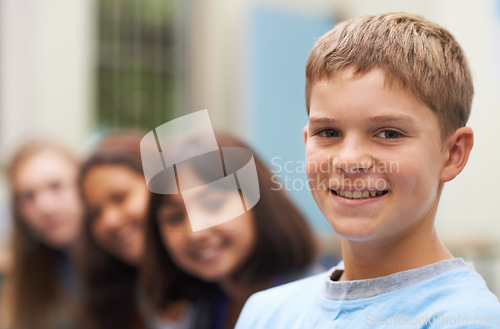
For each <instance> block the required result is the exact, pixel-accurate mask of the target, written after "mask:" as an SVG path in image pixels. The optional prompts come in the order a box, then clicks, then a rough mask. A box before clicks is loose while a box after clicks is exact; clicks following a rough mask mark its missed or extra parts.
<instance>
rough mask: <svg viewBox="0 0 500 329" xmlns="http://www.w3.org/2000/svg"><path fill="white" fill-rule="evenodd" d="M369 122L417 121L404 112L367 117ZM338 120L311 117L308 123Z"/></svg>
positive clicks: (314, 123)
mask: <svg viewBox="0 0 500 329" xmlns="http://www.w3.org/2000/svg"><path fill="white" fill-rule="evenodd" d="M366 121H368V122H407V123H415V119H414V118H412V117H410V116H408V115H404V114H394V113H391V114H380V115H375V116H372V117H369V118H366ZM336 122H337V120H335V119H333V118H327V117H312V116H311V117H309V120H308V124H312V125H329V124H335V123H336Z"/></svg>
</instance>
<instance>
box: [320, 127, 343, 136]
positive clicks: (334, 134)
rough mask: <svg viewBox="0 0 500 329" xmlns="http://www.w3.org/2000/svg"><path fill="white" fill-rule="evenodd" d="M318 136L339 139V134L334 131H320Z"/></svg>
mask: <svg viewBox="0 0 500 329" xmlns="http://www.w3.org/2000/svg"><path fill="white" fill-rule="evenodd" d="M318 135H319V136H320V137H325V138H331V137H340V132H339V131H338V130H335V129H325V130H322V131H320V132H319V133H318Z"/></svg>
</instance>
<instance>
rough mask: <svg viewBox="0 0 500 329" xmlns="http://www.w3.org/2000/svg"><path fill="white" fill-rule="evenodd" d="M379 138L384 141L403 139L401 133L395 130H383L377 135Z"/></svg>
mask: <svg viewBox="0 0 500 329" xmlns="http://www.w3.org/2000/svg"><path fill="white" fill-rule="evenodd" d="M377 137H381V138H384V139H396V138H399V137H401V133H400V132H398V131H395V130H383V131H381V132H379V133H378V134H377Z"/></svg>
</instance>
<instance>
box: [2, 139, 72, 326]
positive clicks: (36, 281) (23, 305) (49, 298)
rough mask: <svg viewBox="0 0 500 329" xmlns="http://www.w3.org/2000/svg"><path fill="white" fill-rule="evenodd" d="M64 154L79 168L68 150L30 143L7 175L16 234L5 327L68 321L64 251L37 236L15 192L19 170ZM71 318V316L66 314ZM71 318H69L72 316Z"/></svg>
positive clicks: (4, 298) (19, 152)
mask: <svg viewBox="0 0 500 329" xmlns="http://www.w3.org/2000/svg"><path fill="white" fill-rule="evenodd" d="M48 150H50V151H54V152H57V153H59V154H61V155H63V156H64V157H65V158H66V159H67V160H68V162H70V163H73V164H74V165H75V167H77V166H78V164H77V161H76V158H74V157H73V156H72V155H71V154H70V153H69V152H68V151H67V150H66V149H64V148H63V147H61V146H60V145H58V144H55V143H51V142H49V141H30V142H27V143H25V144H24V145H22V146H21V147H20V148H19V149H18V150H17V152H16V153H15V154H14V156H13V157H12V159H11V162H10V164H9V165H8V168H7V174H8V177H9V180H10V185H11V189H12V205H13V220H14V221H13V232H12V236H11V247H10V252H11V266H12V267H11V269H10V270H9V271H8V276H7V280H6V287H5V288H4V296H2V315H1V317H2V318H3V319H2V321H0V325H1V326H7V327H8V328H14V329H32V328H37V329H38V328H39V329H53V328H56V324H59V323H61V321H65V320H64V319H63V317H64V315H63V312H64V311H66V307H65V306H64V302H63V301H62V299H63V295H62V286H61V275H60V272H59V269H58V266H59V265H60V261H61V259H62V258H63V257H64V255H63V252H62V251H61V250H57V249H55V248H53V247H50V246H48V245H46V244H45V243H43V242H42V241H40V239H39V238H37V237H35V236H34V234H33V233H32V231H31V230H30V228H29V227H28V225H27V223H26V220H25V219H24V218H23V216H22V215H21V213H20V207H19V200H18V198H17V197H16V195H15V194H16V193H15V191H14V176H15V175H16V174H17V172H18V170H19V167H20V166H21V165H22V164H23V163H25V162H26V161H29V160H30V159H31V158H32V157H34V156H35V155H37V154H39V153H41V152H44V151H48ZM66 316H67V314H66ZM68 319H69V317H68Z"/></svg>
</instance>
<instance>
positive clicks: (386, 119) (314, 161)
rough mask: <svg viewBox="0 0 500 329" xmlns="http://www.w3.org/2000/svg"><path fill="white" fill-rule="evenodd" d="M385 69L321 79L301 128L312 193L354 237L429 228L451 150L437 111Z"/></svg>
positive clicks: (394, 237) (396, 235) (382, 237)
mask: <svg viewBox="0 0 500 329" xmlns="http://www.w3.org/2000/svg"><path fill="white" fill-rule="evenodd" d="M384 82H385V75H384V73H383V71H381V70H378V69H374V70H372V71H370V72H368V73H366V74H365V75H362V76H359V77H353V76H352V71H351V70H350V69H346V70H344V71H343V72H341V73H340V74H339V76H338V77H336V78H334V79H330V80H328V81H320V82H317V83H316V84H315V85H314V86H313V89H312V94H311V105H310V116H309V121H308V125H307V127H306V129H305V131H304V134H305V136H304V137H305V140H306V170H307V175H308V178H309V180H310V182H311V188H312V192H313V196H314V199H315V200H316V203H317V204H318V206H319V207H320V209H321V211H322V212H323V214H324V215H325V217H326V218H327V219H328V221H329V222H330V224H331V226H332V227H333V228H334V230H335V231H336V232H337V233H339V234H340V235H341V236H342V237H343V238H345V239H347V240H354V241H380V242H381V243H387V242H388V241H399V240H401V239H402V238H403V237H404V238H408V237H409V236H410V235H415V236H416V235H417V234H419V233H422V234H423V235H428V234H430V232H429V231H430V230H431V229H432V228H433V219H434V215H435V211H436V207H437V202H438V200H439V194H440V189H441V186H442V185H441V180H440V177H441V172H442V170H443V167H444V165H445V162H446V159H447V154H446V151H445V150H444V148H443V144H442V141H441V135H440V127H439V121H438V118H437V115H436V114H435V113H434V112H433V111H432V110H430V109H429V108H428V107H427V106H426V105H424V104H422V103H421V102H419V101H418V100H417V99H416V97H415V96H414V95H413V93H412V92H411V91H409V90H407V89H405V88H403V87H402V86H400V85H397V84H395V85H393V86H392V87H391V88H389V87H388V86H387V85H385V83H384Z"/></svg>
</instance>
